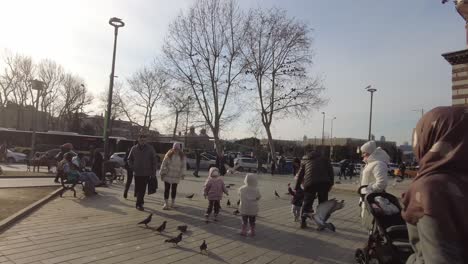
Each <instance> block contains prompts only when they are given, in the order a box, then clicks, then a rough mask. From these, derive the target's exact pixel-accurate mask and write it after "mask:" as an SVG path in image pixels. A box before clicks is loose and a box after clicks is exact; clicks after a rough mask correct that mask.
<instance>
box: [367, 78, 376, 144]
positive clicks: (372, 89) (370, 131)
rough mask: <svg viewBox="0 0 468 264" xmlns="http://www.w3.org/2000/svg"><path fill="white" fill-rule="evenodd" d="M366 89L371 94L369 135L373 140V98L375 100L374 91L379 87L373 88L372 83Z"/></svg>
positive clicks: (369, 138)
mask: <svg viewBox="0 0 468 264" xmlns="http://www.w3.org/2000/svg"><path fill="white" fill-rule="evenodd" d="M365 89H366V90H367V91H368V92H369V93H370V95H371V96H370V114H369V136H368V140H371V136H372V103H373V100H374V93H375V92H376V91H377V89H375V88H372V86H371V85H368V86H367V87H366V88H365Z"/></svg>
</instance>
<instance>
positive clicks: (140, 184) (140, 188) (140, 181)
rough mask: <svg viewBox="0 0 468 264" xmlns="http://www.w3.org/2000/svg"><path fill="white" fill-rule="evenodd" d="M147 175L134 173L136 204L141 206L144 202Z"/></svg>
mask: <svg viewBox="0 0 468 264" xmlns="http://www.w3.org/2000/svg"><path fill="white" fill-rule="evenodd" d="M148 179H149V176H137V175H135V192H136V196H137V200H136V206H143V204H144V203H145V194H146V186H147V185H148Z"/></svg>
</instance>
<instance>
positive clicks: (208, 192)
mask: <svg viewBox="0 0 468 264" xmlns="http://www.w3.org/2000/svg"><path fill="white" fill-rule="evenodd" d="M203 193H204V195H205V196H207V198H208V200H209V201H220V200H221V199H222V198H223V193H225V194H226V195H227V194H228V191H227V189H226V186H225V185H224V180H223V178H222V177H221V176H220V175H219V170H218V168H215V167H212V168H211V169H210V172H209V173H208V178H207V179H206V182H205V188H204V191H203Z"/></svg>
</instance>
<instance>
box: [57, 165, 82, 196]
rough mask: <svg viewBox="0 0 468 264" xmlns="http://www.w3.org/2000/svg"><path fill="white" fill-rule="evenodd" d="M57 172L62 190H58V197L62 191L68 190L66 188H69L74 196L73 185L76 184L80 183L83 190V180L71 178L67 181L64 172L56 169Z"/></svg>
mask: <svg viewBox="0 0 468 264" xmlns="http://www.w3.org/2000/svg"><path fill="white" fill-rule="evenodd" d="M57 174H58V176H59V178H60V183H61V184H62V191H61V192H60V197H62V195H63V193H64V192H66V191H68V190H71V191H73V197H76V190H75V186H76V185H77V184H80V185H81V187H82V189H83V191H84V185H83V182H81V181H79V180H78V179H77V180H73V181H69V180H68V177H67V176H66V174H65V173H64V172H63V171H61V170H58V171H57Z"/></svg>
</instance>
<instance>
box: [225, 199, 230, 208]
mask: <svg viewBox="0 0 468 264" xmlns="http://www.w3.org/2000/svg"><path fill="white" fill-rule="evenodd" d="M226 206H227V207H231V201H229V199H228V201H227V203H226Z"/></svg>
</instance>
